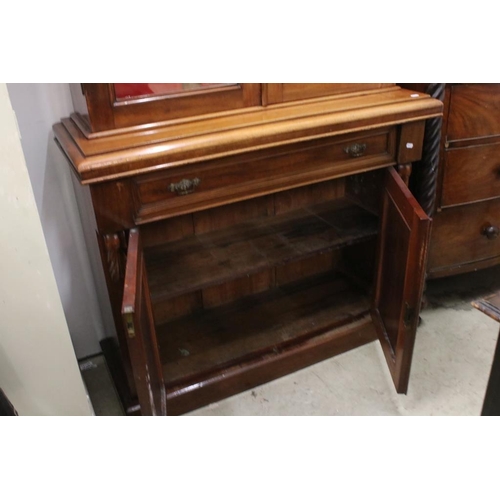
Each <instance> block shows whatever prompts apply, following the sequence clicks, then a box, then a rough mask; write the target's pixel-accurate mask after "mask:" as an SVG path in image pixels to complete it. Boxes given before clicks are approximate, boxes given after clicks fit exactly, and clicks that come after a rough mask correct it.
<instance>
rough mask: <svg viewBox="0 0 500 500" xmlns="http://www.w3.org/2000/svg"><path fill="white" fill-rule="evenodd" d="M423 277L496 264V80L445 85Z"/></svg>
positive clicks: (499, 134)
mask: <svg viewBox="0 0 500 500" xmlns="http://www.w3.org/2000/svg"><path fill="white" fill-rule="evenodd" d="M437 186H438V187H437V197H436V210H435V214H434V222H433V229H432V235H431V243H430V250H429V263H428V277H429V278H438V277H442V276H449V275H453V274H458V273H463V272H468V271H473V270H477V269H483V268H486V267H489V266H492V265H496V264H498V263H500V238H499V232H500V84H447V85H446V90H445V98H444V119H443V129H442V140H441V151H440V159H439V170H438V185H437Z"/></svg>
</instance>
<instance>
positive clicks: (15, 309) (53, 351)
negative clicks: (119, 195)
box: [0, 84, 93, 415]
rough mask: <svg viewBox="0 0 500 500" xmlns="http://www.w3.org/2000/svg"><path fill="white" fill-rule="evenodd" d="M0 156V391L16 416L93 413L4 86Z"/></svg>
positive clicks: (0, 89)
mask: <svg viewBox="0 0 500 500" xmlns="http://www.w3.org/2000/svg"><path fill="white" fill-rule="evenodd" d="M0 158H1V164H0V165H1V166H0V214H1V217H2V223H1V224H0V276H1V285H0V387H2V390H3V391H4V392H5V393H6V395H7V397H8V398H9V399H10V401H11V402H12V404H13V405H14V407H15V408H16V410H17V411H18V413H19V414H20V415H91V414H92V413H93V412H92V408H91V405H90V402H89V399H88V396H87V393H86V390H85V387H84V384H83V381H82V378H81V375H80V370H79V367H78V363H77V360H76V357H75V352H74V350H73V347H72V343H71V340H70V336H69V331H68V327H67V324H66V320H65V317H64V312H63V308H62V304H61V300H60V298H59V293H58V290H57V286H56V281H55V279H54V273H53V271H52V267H51V264H50V260H49V255H48V251H47V246H46V244H45V239H44V235H43V231H42V226H41V223H40V218H39V215H38V212H37V206H36V204H35V197H34V193H33V190H32V188H31V185H30V180H29V176H28V171H27V169H26V164H25V161H24V157H23V151H22V148H21V143H20V141H19V134H18V128H17V124H16V118H15V114H14V112H13V110H12V108H11V104H10V100H9V95H8V92H7V87H6V85H5V84H0ZM47 178H48V177H47ZM37 187H40V186H39V185H37ZM38 193H39V196H40V194H43V189H39V190H38Z"/></svg>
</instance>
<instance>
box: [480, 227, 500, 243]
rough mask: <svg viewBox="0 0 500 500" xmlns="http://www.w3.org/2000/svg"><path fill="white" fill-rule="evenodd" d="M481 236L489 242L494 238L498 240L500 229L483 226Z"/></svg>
mask: <svg viewBox="0 0 500 500" xmlns="http://www.w3.org/2000/svg"><path fill="white" fill-rule="evenodd" d="M483 234H484V236H486V238H488V239H489V240H494V239H495V238H498V235H499V234H500V229H499V228H498V227H497V226H485V227H484V228H483Z"/></svg>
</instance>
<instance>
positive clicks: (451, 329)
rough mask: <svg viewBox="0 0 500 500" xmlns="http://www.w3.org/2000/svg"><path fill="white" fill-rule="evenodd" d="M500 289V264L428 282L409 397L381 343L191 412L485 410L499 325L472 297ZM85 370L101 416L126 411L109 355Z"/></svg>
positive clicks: (466, 412)
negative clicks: (397, 384)
mask: <svg viewBox="0 0 500 500" xmlns="http://www.w3.org/2000/svg"><path fill="white" fill-rule="evenodd" d="M499 287H500V267H499V268H494V269H489V270H484V271H479V272H476V273H469V274H466V275H461V276H455V277H451V278H444V279H440V280H435V281H430V282H429V283H428V286H427V297H428V300H429V305H428V307H427V308H426V309H425V310H424V311H422V313H421V318H422V323H421V325H420V327H419V329H418V332H417V339H416V344H415V350H414V357H413V364H412V372H411V376H410V385H409V390H408V394H407V395H398V394H396V392H395V390H394V386H393V384H392V380H391V378H390V375H389V371H388V369H387V366H386V364H385V359H384V357H383V354H382V350H381V348H380V346H379V345H378V343H377V342H373V343H371V344H368V345H366V346H363V347H360V348H358V349H354V350H352V351H349V352H347V353H345V354H341V355H339V356H336V357H334V358H331V359H329V360H327V361H323V362H321V363H318V364H315V365H313V366H311V367H308V368H305V369H303V370H300V371H298V372H295V373H293V374H291V375H288V376H286V377H283V378H280V379H278V380H274V381H272V382H270V383H268V384H265V385H262V386H259V387H256V388H255V389H253V390H250V391H247V392H244V393H241V394H238V395H236V396H233V397H231V398H228V399H226V400H224V401H220V402H218V403H214V404H212V405H209V406H207V407H205V408H201V409H198V410H196V411H194V412H191V413H190V414H189V415H196V416H204V415H206V416H208V415H369V416H375V415H479V414H480V412H481V407H482V402H483V397H484V392H485V389H486V384H487V381H488V376H489V372H490V368H491V362H492V359H493V352H494V349H495V345H496V340H497V336H498V330H499V325H498V323H496V322H495V321H494V320H492V319H490V318H488V317H487V316H486V315H485V314H483V313H480V312H479V311H477V310H475V309H473V308H472V306H471V305H470V302H471V300H474V299H476V298H480V297H483V296H485V295H487V294H489V293H491V292H493V291H495V289H498V288H499ZM91 365H94V367H92V366H91ZM82 373H83V376H84V380H85V382H86V384H87V388H88V390H89V393H90V397H91V400H92V402H93V405H94V410H95V413H96V415H122V414H123V412H122V410H121V407H120V405H119V402H118V400H117V398H116V393H115V392H114V390H113V387H112V386H111V379H110V377H109V374H108V372H107V369H106V366H105V363H104V361H103V358H102V357H96V358H95V359H93V360H89V361H87V369H86V370H83V371H82Z"/></svg>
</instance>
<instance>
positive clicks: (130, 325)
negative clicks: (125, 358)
mask: <svg viewBox="0 0 500 500" xmlns="http://www.w3.org/2000/svg"><path fill="white" fill-rule="evenodd" d="M124 318H125V325H126V327H127V335H128V338H129V339H133V338H135V326H134V316H133V314H131V313H127V314H124Z"/></svg>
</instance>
